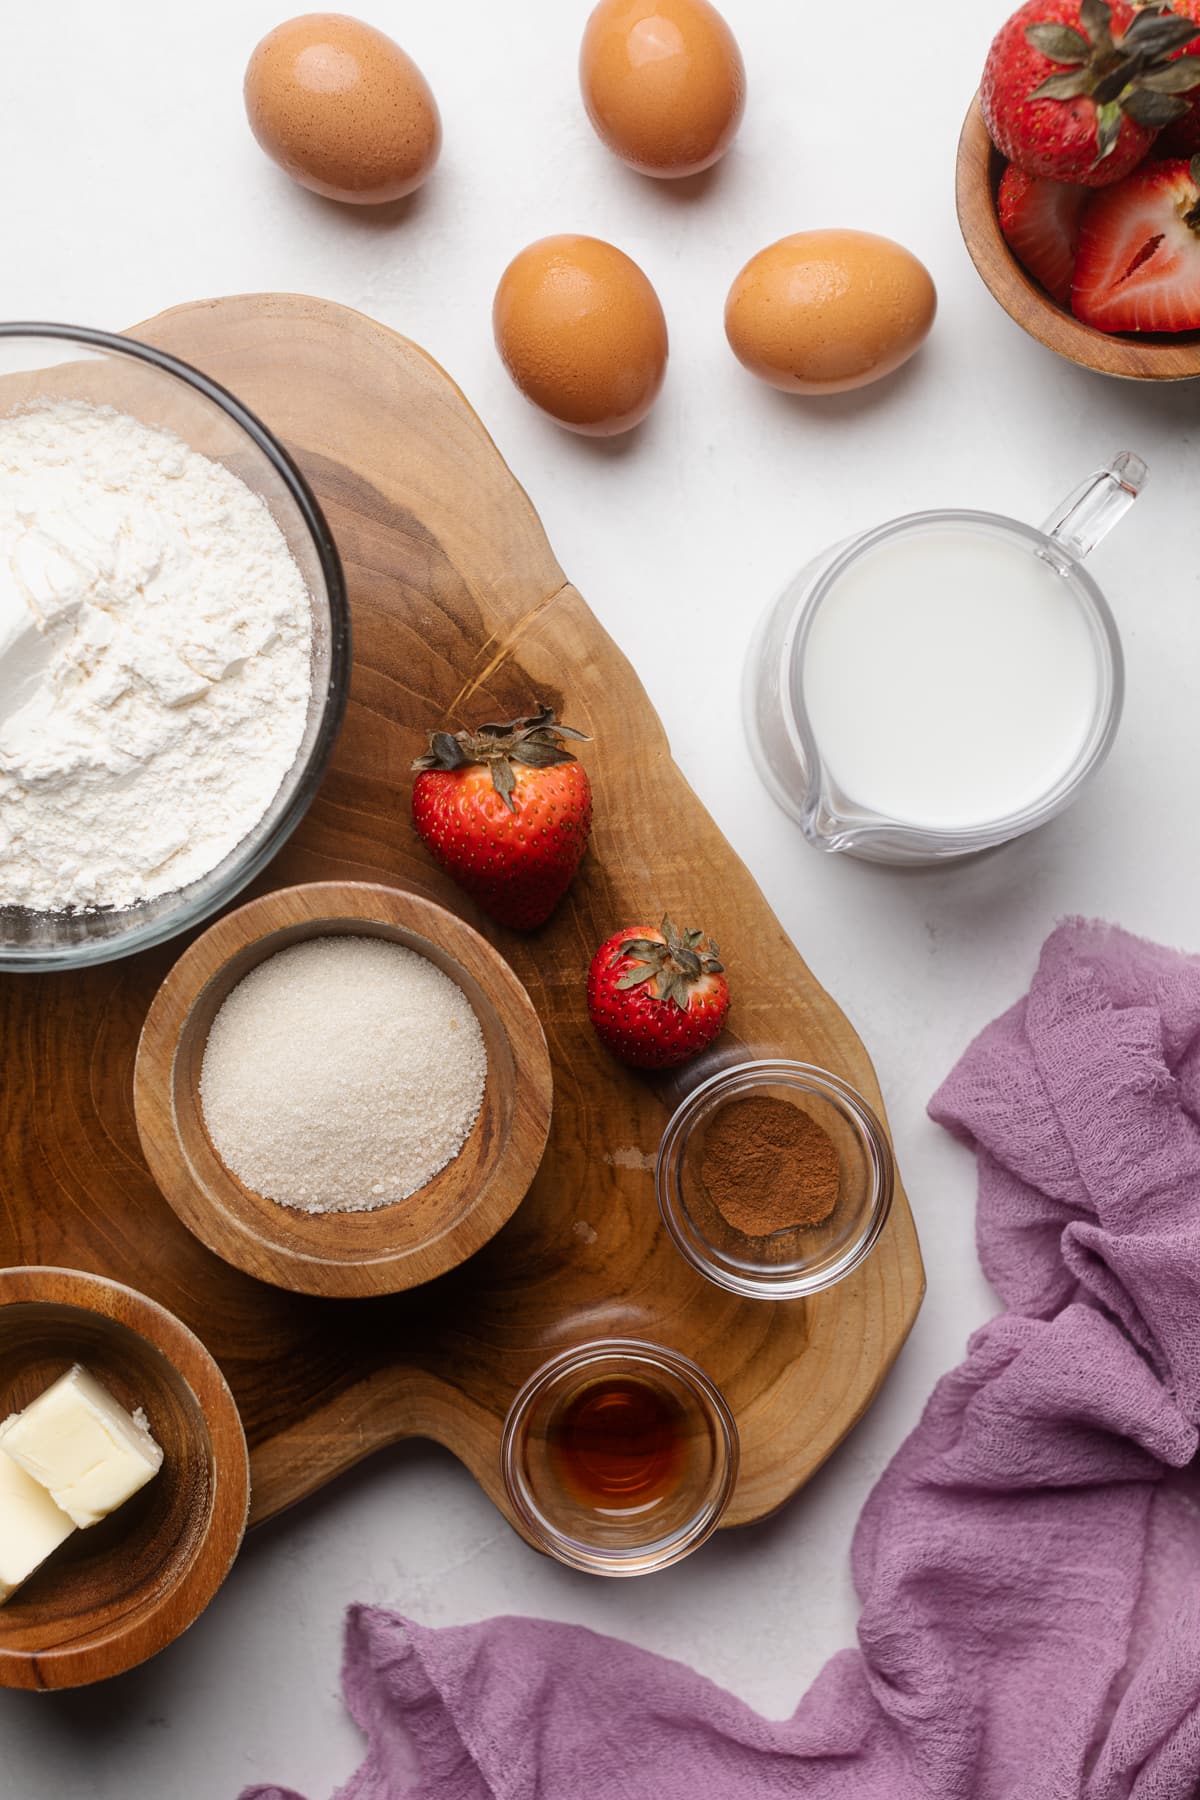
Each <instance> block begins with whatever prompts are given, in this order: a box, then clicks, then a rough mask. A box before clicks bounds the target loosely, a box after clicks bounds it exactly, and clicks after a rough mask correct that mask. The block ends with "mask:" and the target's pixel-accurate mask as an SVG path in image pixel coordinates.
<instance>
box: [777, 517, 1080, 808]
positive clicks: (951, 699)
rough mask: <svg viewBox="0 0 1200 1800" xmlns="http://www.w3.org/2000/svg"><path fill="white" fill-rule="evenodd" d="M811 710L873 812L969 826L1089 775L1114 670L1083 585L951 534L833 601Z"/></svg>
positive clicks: (806, 678) (912, 535) (886, 556)
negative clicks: (1088, 743)
mask: <svg viewBox="0 0 1200 1800" xmlns="http://www.w3.org/2000/svg"><path fill="white" fill-rule="evenodd" d="M801 679H802V683H803V700H804V707H805V710H806V712H807V713H808V715H809V719H810V721H811V724H812V729H813V735H814V737H815V738H816V741H817V744H818V747H819V749H820V752H821V757H822V760H823V761H824V763H825V765H826V768H827V769H828V771H829V774H830V775H831V777H832V778H833V781H834V782H835V783H836V785H837V787H838V788H839V789H840V790H841V792H842V794H843V796H844V797H845V798H846V799H847V800H849V801H851V802H853V803H854V804H856V805H857V806H859V807H862V808H863V809H865V810H869V811H872V812H877V813H881V814H883V815H885V816H886V817H888V818H891V819H894V820H897V821H900V822H903V823H906V824H911V825H922V826H926V827H933V828H937V827H941V828H943V829H955V828H961V827H965V826H972V825H984V824H987V823H989V822H990V821H994V820H998V819H1003V818H1007V817H1008V816H1009V815H1010V814H1013V813H1017V812H1020V811H1021V810H1022V809H1023V808H1025V807H1028V806H1031V805H1033V804H1034V803H1035V802H1036V801H1038V800H1040V799H1041V798H1042V797H1043V795H1045V794H1046V793H1047V792H1048V791H1049V790H1050V789H1052V788H1053V787H1054V786H1055V785H1056V784H1057V783H1058V782H1059V781H1060V780H1061V779H1062V777H1063V776H1064V775H1066V774H1067V772H1068V771H1069V770H1070V769H1071V768H1072V766H1073V765H1074V763H1075V761H1076V759H1077V757H1078V755H1079V753H1080V750H1081V749H1082V747H1083V744H1084V740H1085V738H1086V737H1087V734H1088V731H1089V728H1090V726H1091V724H1092V720H1093V718H1094V716H1095V711H1096V706H1097V700H1098V688H1099V683H1100V664H1099V661H1098V657H1097V652H1096V648H1095V645H1094V642H1093V638H1092V632H1091V628H1090V626H1089V624H1088V621H1087V619H1086V617H1085V615H1084V611H1083V608H1082V605H1081V604H1080V602H1079V601H1078V600H1077V599H1076V597H1075V595H1074V594H1073V593H1072V590H1071V587H1070V585H1069V583H1068V582H1067V581H1066V580H1065V579H1064V578H1063V577H1062V576H1061V575H1059V574H1057V573H1056V571H1055V570H1054V568H1053V567H1052V565H1051V564H1050V563H1049V562H1047V561H1045V560H1043V558H1041V557H1040V556H1038V555H1037V554H1036V552H1035V551H1034V550H1033V549H1032V548H1031V547H1025V546H1022V544H1021V543H1020V542H1019V541H1016V540H1013V539H1007V538H1003V537H1000V536H998V535H996V534H993V533H992V532H990V531H987V530H985V529H983V528H981V527H979V526H969V525H966V526H946V525H941V526H938V527H934V528H932V529H927V530H916V531H912V532H908V533H904V534H902V535H899V536H897V537H895V538H893V539H891V540H890V541H888V542H886V543H883V544H880V545H878V546H876V547H875V548H874V549H871V550H868V551H866V552H865V553H864V554H863V555H862V556H860V557H859V558H858V560H857V561H856V562H854V563H853V564H852V565H851V566H850V568H849V569H848V570H847V571H846V573H845V574H843V575H842V576H841V577H840V578H839V580H838V581H837V583H836V584H835V586H834V587H833V588H832V589H831V590H830V592H829V593H828V594H827V595H826V597H825V599H824V601H823V602H822V604H821V606H820V608H819V609H818V612H817V615H816V618H815V619H814V621H813V625H812V630H811V633H810V636H809V640H808V644H807V648H806V651H805V657H804V666H803V674H802V677H801Z"/></svg>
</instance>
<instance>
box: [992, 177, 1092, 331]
mask: <svg viewBox="0 0 1200 1800" xmlns="http://www.w3.org/2000/svg"><path fill="white" fill-rule="evenodd" d="M1087 196H1088V190H1087V189H1086V188H1081V187H1069V186H1068V185H1067V184H1066V182H1062V181H1039V180H1038V179H1037V177H1036V176H1034V175H1026V173H1025V172H1024V170H1023V169H1018V168H1017V165H1016V164H1015V163H1009V165H1008V167H1007V169H1005V171H1004V174H1003V175H1002V176H1001V178H1000V193H999V195H998V197H997V211H998V213H999V215H1000V229H1001V231H1002V232H1003V233H1004V236H1005V240H1006V242H1007V244H1008V247H1009V249H1010V250H1011V251H1012V253H1013V255H1014V256H1015V257H1016V259H1017V261H1018V262H1019V263H1020V264H1021V266H1022V268H1024V269H1027V270H1028V271H1029V273H1030V274H1031V275H1032V276H1033V278H1034V280H1035V281H1040V282H1041V284H1042V286H1043V287H1044V288H1045V290H1046V292H1047V293H1048V294H1052V295H1053V296H1054V298H1055V299H1056V300H1057V301H1058V302H1059V304H1060V305H1061V306H1067V305H1069V304H1070V300H1071V277H1072V275H1073V273H1074V270H1075V252H1076V251H1077V250H1078V248H1079V220H1080V215H1081V214H1082V212H1083V203H1084V201H1085V200H1086V199H1087Z"/></svg>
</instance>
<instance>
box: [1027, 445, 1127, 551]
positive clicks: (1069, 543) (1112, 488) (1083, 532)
mask: <svg viewBox="0 0 1200 1800" xmlns="http://www.w3.org/2000/svg"><path fill="white" fill-rule="evenodd" d="M1148 474H1149V470H1148V469H1147V468H1146V465H1145V463H1144V462H1143V461H1142V459H1141V457H1140V456H1138V455H1137V453H1136V452H1135V451H1133V450H1122V451H1121V452H1120V453H1119V454H1118V455H1116V456H1114V457H1113V459H1112V461H1111V462H1110V463H1109V465H1108V467H1107V468H1106V469H1097V471H1096V473H1095V474H1094V475H1089V476H1088V478H1087V480H1086V481H1083V482H1081V483H1080V485H1079V486H1078V487H1077V488H1076V489H1075V491H1074V493H1073V494H1068V495H1067V497H1066V499H1065V500H1064V501H1063V502H1062V504H1061V505H1060V506H1056V507H1055V509H1054V511H1053V512H1052V513H1051V515H1050V517H1049V518H1048V519H1047V520H1046V523H1045V524H1044V525H1043V526H1042V530H1043V531H1044V532H1045V533H1046V536H1047V537H1052V538H1056V539H1057V540H1058V542H1059V543H1060V544H1062V545H1063V547H1064V548H1065V549H1067V550H1069V551H1070V552H1071V554H1072V556H1078V557H1084V556H1086V555H1087V554H1088V552H1089V551H1090V550H1094V549H1095V548H1096V545H1097V544H1098V543H1099V542H1100V539H1101V538H1103V537H1107V536H1108V533H1109V532H1110V531H1111V530H1112V528H1113V526H1114V525H1115V524H1116V522H1117V520H1118V519H1123V518H1124V516H1125V514H1126V513H1127V512H1128V511H1129V508H1130V507H1131V506H1132V505H1133V503H1134V501H1135V500H1136V499H1137V497H1138V495H1139V494H1140V493H1141V491H1142V489H1143V488H1144V487H1145V485H1146V478H1147V476H1148Z"/></svg>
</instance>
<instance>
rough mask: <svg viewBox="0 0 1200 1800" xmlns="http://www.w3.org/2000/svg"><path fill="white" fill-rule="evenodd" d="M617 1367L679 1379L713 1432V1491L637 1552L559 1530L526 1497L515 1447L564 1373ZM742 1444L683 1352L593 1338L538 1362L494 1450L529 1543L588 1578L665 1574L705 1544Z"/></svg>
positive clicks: (640, 1341) (727, 1496) (710, 1384)
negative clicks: (597, 1543)
mask: <svg viewBox="0 0 1200 1800" xmlns="http://www.w3.org/2000/svg"><path fill="white" fill-rule="evenodd" d="M610 1361H611V1362H616V1363H618V1364H623V1365H625V1366H627V1365H628V1364H629V1363H630V1362H637V1363H643V1364H645V1365H648V1366H649V1367H651V1368H656V1369H658V1370H659V1371H664V1372H666V1373H668V1374H670V1375H673V1376H674V1377H676V1379H677V1380H680V1381H682V1382H683V1383H684V1384H685V1386H687V1387H689V1388H690V1389H691V1390H692V1392H693V1393H694V1394H695V1395H696V1396H697V1398H698V1400H699V1401H700V1404H701V1405H702V1407H703V1410H704V1413H705V1416H706V1417H707V1419H708V1420H709V1423H710V1426H711V1427H712V1430H713V1437H714V1442H715V1443H716V1444H717V1446H718V1455H717V1459H716V1466H715V1469H714V1482H713V1485H712V1490H711V1492H709V1493H707V1494H706V1495H705V1498H704V1500H703V1501H702V1502H701V1503H700V1504H699V1505H698V1506H697V1507H696V1509H695V1511H694V1512H693V1513H692V1514H691V1516H690V1518H689V1519H688V1521H687V1523H686V1524H685V1525H682V1526H681V1527H680V1528H679V1529H678V1530H677V1531H674V1532H671V1533H670V1534H669V1535H668V1536H666V1537H664V1538H660V1539H657V1540H655V1541H654V1542H652V1543H650V1544H648V1545H645V1546H643V1547H642V1548H640V1549H636V1550H629V1551H624V1552H620V1551H617V1552H614V1551H608V1550H601V1549H597V1548H595V1547H594V1546H592V1545H588V1544H584V1543H582V1542H581V1541H580V1540H579V1539H576V1538H572V1537H570V1536H569V1535H568V1534H566V1533H565V1532H560V1531H559V1530H558V1529H557V1527H556V1526H555V1525H554V1522H553V1520H551V1519H549V1518H548V1517H547V1516H546V1515H545V1514H544V1513H543V1512H542V1511H541V1509H540V1508H539V1507H538V1506H537V1505H536V1504H535V1503H534V1502H533V1500H532V1499H531V1497H530V1495H529V1491H528V1487H527V1484H526V1483H525V1481H524V1479H523V1476H522V1475H521V1469H520V1460H519V1454H518V1452H519V1449H520V1446H521V1444H522V1443H523V1442H524V1437H525V1433H524V1427H525V1425H526V1423H527V1421H528V1418H529V1415H530V1412H531V1410H532V1407H533V1405H534V1403H535V1402H536V1401H537V1400H538V1399H539V1398H540V1397H541V1396H542V1394H543V1393H544V1392H545V1391H546V1390H547V1389H548V1388H549V1387H550V1386H551V1385H552V1384H553V1383H554V1381H555V1380H556V1379H557V1378H558V1377H559V1376H560V1375H562V1374H564V1373H566V1372H568V1371H571V1370H579V1371H581V1372H582V1371H586V1370H587V1368H588V1367H589V1365H595V1364H600V1363H604V1362H610ZM740 1456H741V1440H740V1437H739V1434H738V1428H737V1421H736V1419H735V1418H734V1416H733V1411H732V1408H731V1407H730V1405H729V1402H728V1401H727V1400H726V1398H725V1396H724V1394H723V1393H722V1392H721V1390H720V1388H719V1387H718V1386H717V1384H716V1382H715V1381H713V1379H712V1377H711V1376H710V1375H708V1374H706V1373H705V1371H704V1370H703V1369H702V1368H701V1367H700V1365H699V1363H696V1362H693V1361H692V1358H691V1357H690V1356H687V1355H685V1354H684V1352H683V1351H682V1350H672V1349H670V1348H669V1347H668V1346H667V1345H664V1344H656V1343H652V1342H651V1341H650V1340H649V1339H646V1338H622V1337H611V1338H591V1339H589V1340H588V1341H587V1342H585V1343H582V1344H573V1345H570V1346H568V1347H567V1348H566V1349H563V1350H559V1351H557V1352H556V1353H555V1354H554V1355H552V1356H550V1357H549V1358H548V1359H547V1360H546V1361H545V1362H543V1363H541V1364H540V1365H539V1367H538V1368H537V1369H535V1370H534V1372H533V1374H532V1375H531V1376H530V1377H529V1379H528V1380H527V1381H526V1382H525V1383H524V1384H523V1385H522V1386H521V1387H520V1388H519V1389H518V1391H517V1393H516V1394H515V1395H514V1397H513V1400H512V1402H511V1404H510V1405H509V1409H508V1412H507V1414H506V1415H505V1420H504V1433H503V1437H502V1439H501V1445H500V1471H501V1476H502V1479H503V1482H504V1491H505V1493H506V1495H507V1496H508V1500H509V1504H510V1505H511V1506H512V1508H513V1511H514V1512H515V1513H516V1515H517V1519H518V1521H519V1523H520V1524H521V1526H522V1527H523V1529H524V1530H525V1531H526V1532H527V1533H528V1534H529V1536H530V1538H531V1539H532V1540H533V1542H534V1543H535V1545H536V1546H537V1547H538V1548H539V1549H542V1550H544V1551H546V1553H547V1554H548V1555H550V1556H553V1557H554V1558H555V1559H556V1560H557V1561H558V1562H562V1563H565V1564H566V1565H567V1566H568V1568H572V1569H581V1570H582V1571H583V1572H584V1573H585V1574H589V1575H615V1576H632V1575H649V1574H654V1573H656V1572H657V1571H658V1570H660V1569H668V1568H670V1567H671V1566H672V1564H674V1563H677V1562H681V1561H682V1560H683V1558H684V1557H685V1556H688V1555H690V1554H691V1552H692V1551H693V1550H697V1549H699V1547H700V1545H701V1544H703V1543H705V1542H706V1541H707V1539H708V1538H710V1537H711V1536H712V1534H713V1532H714V1531H715V1530H716V1528H717V1526H718V1525H719V1524H720V1522H721V1519H722V1518H723V1516H724V1514H725V1511H726V1509H727V1507H728V1505H729V1502H730V1500H731V1499H732V1497H733V1490H734V1488H735V1486H736V1485H737V1478H738V1468H739V1464H740Z"/></svg>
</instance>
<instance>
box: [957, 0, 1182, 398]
mask: <svg viewBox="0 0 1200 1800" xmlns="http://www.w3.org/2000/svg"><path fill="white" fill-rule="evenodd" d="M957 188H958V193H957V197H958V217H959V223H960V225H961V227H962V233H963V238H964V240H965V242H966V245H967V249H968V251H969V252H970V254H971V257H972V260H973V261H974V263H975V266H976V268H977V269H978V270H979V273H980V275H981V276H982V277H983V280H984V281H985V283H986V284H987V286H988V288H989V289H990V290H991V292H992V294H993V295H994V297H995V298H996V299H997V300H998V301H999V302H1000V304H1001V306H1003V307H1004V309H1005V311H1006V312H1008V313H1009V314H1010V316H1011V317H1012V318H1014V319H1015V320H1016V321H1017V323H1018V324H1019V325H1021V326H1023V327H1024V329H1025V330H1026V331H1028V332H1029V333H1030V334H1031V336H1033V337H1035V338H1037V339H1038V340H1039V341H1040V342H1041V343H1043V344H1046V345H1047V346H1048V347H1049V348H1050V349H1051V350H1055V351H1057V352H1058V354H1059V355H1060V356H1065V357H1068V358H1069V359H1070V360H1071V361H1072V362H1076V363H1080V364H1082V365H1083V366H1084V367H1085V368H1089V369H1097V370H1100V371H1101V372H1102V373H1104V374H1108V375H1119V376H1125V377H1128V378H1130V379H1133V380H1141V381H1172V380H1174V381H1179V380H1186V379H1188V378H1189V377H1194V376H1200V0H1169V3H1168V0H1147V3H1145V4H1142V5H1131V4H1129V3H1128V0H1026V4H1025V5H1023V6H1021V7H1020V8H1019V10H1018V11H1017V12H1015V13H1014V14H1013V15H1012V17H1011V18H1010V19H1008V20H1007V21H1006V23H1005V24H1004V25H1002V26H1001V28H1000V30H999V31H998V32H997V34H996V36H995V38H994V39H993V41H992V46H991V49H990V50H989V52H988V57H987V62H986V64H985V66H984V71H983V78H982V81H981V83H980V88H979V93H978V94H977V95H976V97H975V100H974V101H973V102H972V105H971V109H970V111H969V113H968V115H967V120H966V123H965V125H964V127H963V132H962V137H961V139H960V142H959V149H958V181H957Z"/></svg>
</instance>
